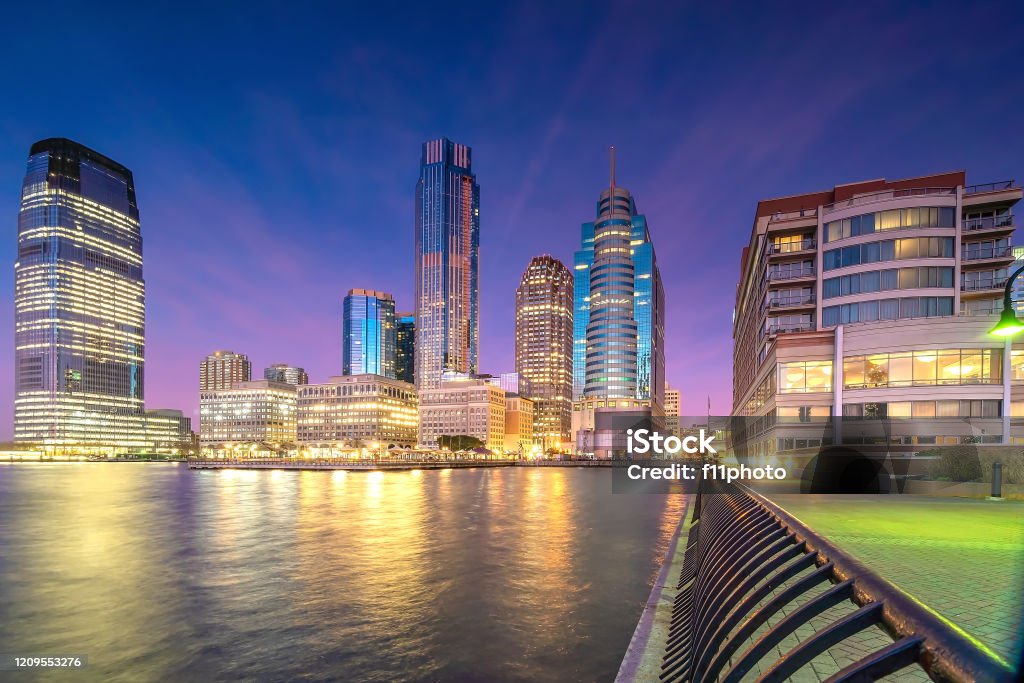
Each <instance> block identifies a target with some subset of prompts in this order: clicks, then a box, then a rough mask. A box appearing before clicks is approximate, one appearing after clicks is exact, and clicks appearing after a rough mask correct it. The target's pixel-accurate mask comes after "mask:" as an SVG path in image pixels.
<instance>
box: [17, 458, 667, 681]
mask: <svg viewBox="0 0 1024 683" xmlns="http://www.w3.org/2000/svg"><path fill="white" fill-rule="evenodd" d="M683 502H684V501H683V496H656V495H646V496H645V495H613V494H612V493H611V479H610V472H609V471H608V470H603V469H602V470H595V469H585V468H580V469H563V468H557V469H551V468H544V469H540V468H497V469H477V470H458V471H451V470H445V471H427V472H387V473H382V472H374V473H366V472H351V473H345V472H284V471H274V472H252V471H219V472H218V471H195V472H193V471H189V470H188V469H187V468H185V467H184V466H181V465H176V464H135V463H123V464H112V463H82V464H17V465H0V652H6V653H12V654H13V653H29V654H84V655H87V656H88V661H89V666H88V669H87V670H86V671H85V672H84V674H82V673H76V674H68V675H50V674H48V675H46V677H45V678H46V680H82V679H88V680H108V681H155V680H161V681H168V680H174V681H186V680H241V679H248V680H253V679H258V680H309V681H330V680H377V681H394V680H458V681H464V680H466V681H474V680H479V681H490V680H550V681H570V680H581V681H591V680H611V679H612V678H614V676H615V673H616V671H617V668H618V665H619V662H620V660H621V658H622V655H623V653H624V652H625V648H626V645H627V644H628V642H629V638H630V636H631V634H632V631H633V628H634V626H635V625H636V621H637V619H638V618H639V615H640V611H641V609H642V606H643V603H644V601H645V600H646V598H647V595H648V593H649V591H650V586H651V582H652V581H653V578H654V576H655V574H656V572H657V568H658V563H659V562H660V560H661V558H662V557H663V555H664V552H665V550H666V548H667V544H668V542H669V540H670V538H671V534H672V532H673V531H674V529H675V525H676V523H677V522H678V520H679V515H680V513H681V511H682V504H683ZM4 675H11V676H15V675H16V676H18V677H19V678H18V680H30V679H28V678H24V677H23V675H22V674H0V677H2V676H4Z"/></svg>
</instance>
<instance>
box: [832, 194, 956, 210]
mask: <svg viewBox="0 0 1024 683" xmlns="http://www.w3.org/2000/svg"><path fill="white" fill-rule="evenodd" d="M936 194H938V195H953V194H956V188H955V187H909V188H906V189H903V190H883V191H882V192H872V193H871V194H863V195H859V196H857V197H850V198H849V199H844V200H842V201H839V202H833V203H831V204H826V205H824V206H823V207H821V212H822V213H823V214H825V213H831V212H833V211H839V210H840V209H846V208H849V207H851V206H860V205H862V204H874V203H875V202H884V201H886V200H887V199H900V198H902V197H923V196H927V195H936Z"/></svg>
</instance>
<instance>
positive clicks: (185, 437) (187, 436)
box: [144, 408, 196, 456]
mask: <svg viewBox="0 0 1024 683" xmlns="http://www.w3.org/2000/svg"><path fill="white" fill-rule="evenodd" d="M144 421H145V429H146V441H147V442H148V448H147V450H150V451H152V452H154V453H168V454H172V455H179V456H187V455H192V454H193V453H194V451H195V445H196V444H195V438H194V437H195V434H194V433H193V432H192V418H190V417H187V416H186V415H185V413H183V412H182V411H180V410H170V409H164V408H159V409H154V410H147V411H146V413H145V416H144Z"/></svg>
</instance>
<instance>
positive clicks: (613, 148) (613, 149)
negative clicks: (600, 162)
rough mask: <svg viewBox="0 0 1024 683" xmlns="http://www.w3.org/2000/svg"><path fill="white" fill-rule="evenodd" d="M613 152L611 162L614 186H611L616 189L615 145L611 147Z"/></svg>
mask: <svg viewBox="0 0 1024 683" xmlns="http://www.w3.org/2000/svg"><path fill="white" fill-rule="evenodd" d="M611 152H612V160H611V179H612V185H611V186H612V187H613V188H614V187H615V145H612V146H611Z"/></svg>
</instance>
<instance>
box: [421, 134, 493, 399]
mask: <svg viewBox="0 0 1024 683" xmlns="http://www.w3.org/2000/svg"><path fill="white" fill-rule="evenodd" d="M479 273H480V186H479V185H478V184H477V182H476V176H475V175H473V171H472V150H471V149H470V148H469V147H467V146H466V145H460V144H459V143H456V142H452V141H451V140H449V139H448V138H440V139H438V140H431V141H430V142H426V143H424V144H423V153H422V156H421V157H420V177H419V180H418V181H417V182H416V311H415V314H416V386H417V388H419V389H429V388H436V387H438V386H440V384H441V376H442V374H443V373H445V372H453V373H458V374H475V373H476V372H477V350H478V346H479V339H480V328H479V311H480V289H479Z"/></svg>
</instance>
